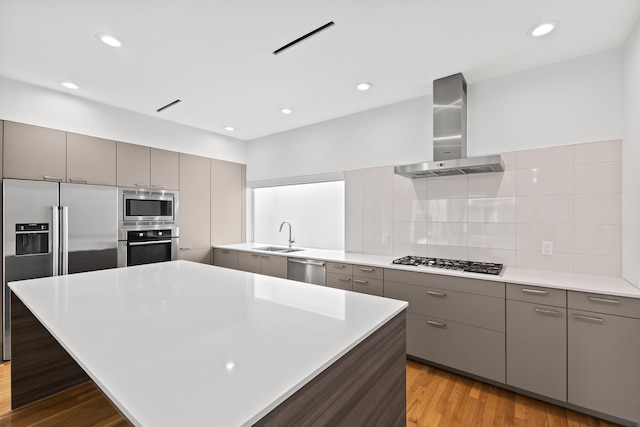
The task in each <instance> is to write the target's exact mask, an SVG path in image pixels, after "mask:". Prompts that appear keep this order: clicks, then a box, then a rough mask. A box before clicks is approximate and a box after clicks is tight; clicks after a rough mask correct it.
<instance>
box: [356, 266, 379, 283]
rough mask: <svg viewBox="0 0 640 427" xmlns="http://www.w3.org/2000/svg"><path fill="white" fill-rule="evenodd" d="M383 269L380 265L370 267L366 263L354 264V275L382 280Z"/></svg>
mask: <svg viewBox="0 0 640 427" xmlns="http://www.w3.org/2000/svg"><path fill="white" fill-rule="evenodd" d="M383 272H384V269H382V268H380V267H370V266H368V265H354V266H353V276H354V277H356V276H357V277H370V278H372V279H379V280H382V277H383Z"/></svg>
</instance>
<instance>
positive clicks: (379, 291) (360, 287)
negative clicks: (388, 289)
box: [353, 277, 384, 296]
mask: <svg viewBox="0 0 640 427" xmlns="http://www.w3.org/2000/svg"><path fill="white" fill-rule="evenodd" d="M353 290H354V291H356V292H361V293H363V294H371V295H378V296H382V295H383V293H384V292H383V291H384V287H383V282H382V280H378V279H363V278H360V277H354V278H353Z"/></svg>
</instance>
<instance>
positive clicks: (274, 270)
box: [238, 252, 287, 279]
mask: <svg viewBox="0 0 640 427" xmlns="http://www.w3.org/2000/svg"><path fill="white" fill-rule="evenodd" d="M238 270H242V271H248V272H250V273H257V274H264V275H267V276H273V277H281V278H283V279H286V278H287V258H286V257H283V256H275V255H274V256H272V255H262V254H257V253H252V252H239V253H238Z"/></svg>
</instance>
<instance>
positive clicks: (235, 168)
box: [211, 159, 245, 245]
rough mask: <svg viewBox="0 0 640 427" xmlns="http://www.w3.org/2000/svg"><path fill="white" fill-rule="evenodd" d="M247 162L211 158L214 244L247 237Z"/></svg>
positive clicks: (222, 243) (236, 241)
mask: <svg viewBox="0 0 640 427" xmlns="http://www.w3.org/2000/svg"><path fill="white" fill-rule="evenodd" d="M244 211H245V166H244V165H241V164H239V163H232V162H225V161H222V160H215V159H211V244H213V245H225V244H230V243H240V242H243V241H244V234H245V233H244V229H245V220H244V218H245V212H244Z"/></svg>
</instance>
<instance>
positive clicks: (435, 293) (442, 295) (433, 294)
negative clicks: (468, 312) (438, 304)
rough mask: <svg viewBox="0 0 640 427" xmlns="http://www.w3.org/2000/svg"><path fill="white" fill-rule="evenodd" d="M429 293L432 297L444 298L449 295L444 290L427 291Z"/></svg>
mask: <svg viewBox="0 0 640 427" xmlns="http://www.w3.org/2000/svg"><path fill="white" fill-rule="evenodd" d="M427 295H431V296H432V297H438V298H444V297H446V296H447V294H445V293H444V292H436V291H427Z"/></svg>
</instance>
